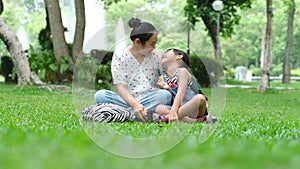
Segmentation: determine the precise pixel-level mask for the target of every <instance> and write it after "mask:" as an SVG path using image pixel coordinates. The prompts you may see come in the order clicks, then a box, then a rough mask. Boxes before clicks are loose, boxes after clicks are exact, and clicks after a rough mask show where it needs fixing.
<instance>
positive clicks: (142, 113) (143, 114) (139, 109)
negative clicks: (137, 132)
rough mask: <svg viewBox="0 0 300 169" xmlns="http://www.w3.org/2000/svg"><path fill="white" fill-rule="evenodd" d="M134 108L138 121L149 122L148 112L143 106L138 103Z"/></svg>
mask: <svg viewBox="0 0 300 169" xmlns="http://www.w3.org/2000/svg"><path fill="white" fill-rule="evenodd" d="M132 108H133V111H134V114H135V116H136V117H137V118H138V119H140V120H141V121H142V122H147V121H148V117H147V110H146V108H145V107H144V106H143V105H142V104H140V103H136V104H135V105H134V106H133V107H132Z"/></svg>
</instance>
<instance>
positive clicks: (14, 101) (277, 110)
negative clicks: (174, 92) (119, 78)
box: [0, 0, 300, 168]
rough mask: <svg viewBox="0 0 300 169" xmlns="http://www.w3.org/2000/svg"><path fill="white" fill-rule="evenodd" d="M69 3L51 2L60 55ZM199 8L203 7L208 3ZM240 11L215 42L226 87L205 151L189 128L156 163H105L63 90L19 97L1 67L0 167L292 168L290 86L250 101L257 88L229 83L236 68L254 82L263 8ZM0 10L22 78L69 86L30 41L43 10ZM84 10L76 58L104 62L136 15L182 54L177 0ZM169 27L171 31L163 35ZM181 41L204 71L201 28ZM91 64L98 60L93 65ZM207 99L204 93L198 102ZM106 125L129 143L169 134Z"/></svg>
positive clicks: (278, 36)
mask: <svg viewBox="0 0 300 169" xmlns="http://www.w3.org/2000/svg"><path fill="white" fill-rule="evenodd" d="M71 2H72V1H66V0H65V1H60V8H61V11H62V20H63V25H64V26H65V31H66V32H65V39H66V41H67V42H68V46H69V48H70V49H71V47H72V41H73V36H74V31H75V28H74V27H75V26H74V25H75V19H74V15H75V14H74V4H73V3H71ZM107 2H111V1H107ZM205 2H206V1H205ZM207 2H208V4H212V2H213V1H207ZM249 2H251V4H252V5H251V8H247V9H239V8H237V9H236V12H237V15H238V16H240V21H239V24H237V22H236V23H235V22H234V23H230V25H231V26H234V27H233V30H232V31H233V32H232V34H231V35H229V34H228V32H227V33H226V30H227V29H231V27H228V28H225V27H222V24H221V27H222V29H221V32H220V35H221V36H220V42H221V47H222V55H223V59H222V63H223V66H224V68H225V71H224V73H225V79H222V85H225V87H227V88H226V89H224V90H226V98H224V99H226V104H225V107H224V110H223V113H222V115H220V123H218V127H217V130H216V131H215V132H214V133H213V135H212V136H211V137H210V138H209V140H208V141H207V142H205V143H202V144H200V143H199V138H198V135H199V129H201V128H202V127H203V124H195V125H193V126H192V129H191V130H190V131H189V134H188V135H187V137H186V138H185V139H184V140H183V141H182V142H181V143H180V144H179V145H178V146H176V147H175V148H174V149H172V150H170V151H168V152H166V153H164V154H161V155H158V156H156V157H151V158H147V159H130V158H124V157H119V156H116V155H113V154H110V153H109V152H106V151H104V150H102V149H101V148H100V147H98V146H97V145H96V144H95V143H94V142H93V141H92V140H91V139H90V138H89V137H88V136H87V134H86V133H85V131H84V130H83V128H82V126H81V124H80V122H79V117H78V114H76V113H74V112H75V111H76V110H77V108H78V107H77V106H76V105H74V102H72V100H73V99H74V98H73V97H74V94H73V93H72V90H70V89H68V88H66V89H64V90H56V89H54V90H53V89H51V88H50V87H49V88H47V87H46V90H45V88H42V89H41V88H40V87H30V86H29V87H25V88H20V87H18V86H17V85H16V84H14V83H17V82H16V80H17V79H16V75H17V72H16V68H14V66H11V71H9V72H8V76H9V84H4V82H1V85H0V88H1V94H0V99H1V108H0V112H1V138H0V141H1V146H0V152H1V160H0V166H1V168H141V167H143V168H199V167H204V168H297V167H298V166H299V162H298V161H299V154H300V153H299V152H300V147H299V146H300V144H299V117H298V115H299V112H298V110H299V106H298V105H299V102H300V100H299V89H300V85H299V82H297V81H291V82H290V83H289V84H282V83H281V80H280V79H279V80H278V81H271V82H270V83H269V86H268V89H267V90H266V91H265V92H263V93H261V92H257V86H259V81H255V82H243V81H237V80H234V78H235V72H234V70H235V68H236V67H237V66H246V67H247V68H248V69H249V70H251V72H252V73H253V75H254V76H261V75H262V67H261V56H262V54H261V51H262V39H263V38H264V36H265V35H264V30H265V26H266V14H265V10H266V9H265V8H266V2H265V1H263V0H257V1H249ZM289 2H292V1H274V2H273V24H272V26H273V28H272V30H273V42H272V64H271V69H270V70H271V71H270V75H271V76H276V77H281V76H280V75H282V72H283V64H284V62H283V60H284V55H285V49H286V39H287V33H286V32H287V24H288V16H289V15H288V12H289V9H290V8H289V7H290V6H289V5H288V4H289ZM294 2H295V4H296V5H295V7H296V12H295V15H294V17H295V18H294V19H295V20H298V19H299V17H300V15H299V12H298V10H297V9H298V6H297V4H299V0H295V1H294ZM3 3H4V12H3V13H2V14H1V17H2V18H3V20H4V21H5V22H6V23H7V25H8V26H9V27H10V28H11V29H12V31H13V32H15V33H16V34H17V35H18V38H19V40H20V42H21V43H22V47H23V48H24V50H25V51H26V52H25V53H26V56H27V58H28V60H29V64H30V69H31V70H32V71H34V72H36V73H37V75H38V77H39V78H40V79H41V80H42V81H44V82H45V83H46V84H59V85H61V84H63V85H66V86H70V87H72V82H71V81H68V77H69V76H68V75H66V76H62V77H63V78H65V79H63V78H62V79H59V80H58V81H57V74H60V73H61V74H62V75H64V74H68V73H70V72H69V66H70V58H67V57H62V58H61V59H62V65H61V66H60V68H59V69H58V66H57V65H56V62H55V59H56V58H55V57H54V53H55V52H54V50H53V46H52V47H51V45H50V47H49V46H48V45H49V44H48V41H47V40H43V39H42V40H40V41H39V39H40V38H39V35H40V33H41V30H42V29H45V25H46V19H45V18H46V13H45V8H44V2H43V1H41V0H35V1H26V0H25V1H20V0H10V1H3ZM16 4H18V5H16ZM85 5H86V29H85V31H86V34H85V38H84V45H83V49H84V51H85V50H86V51H85V52H83V53H84V54H82V56H88V55H92V54H93V53H92V52H91V51H94V50H93V49H97V50H98V49H100V50H103V49H104V50H105V54H106V55H107V54H108V53H110V52H111V51H112V49H113V48H114V47H115V46H116V44H115V37H114V36H115V30H116V26H117V25H118V23H119V21H120V20H119V18H120V16H124V17H121V18H122V19H123V22H124V23H123V24H124V25H125V30H124V31H125V32H128V30H126V21H127V20H128V19H129V17H130V16H131V15H132V14H136V13H138V14H141V13H144V14H145V15H146V16H147V17H146V16H143V18H145V19H148V20H150V21H155V23H159V24H157V25H158V27H159V30H161V34H162V35H161V37H160V40H159V42H158V46H157V47H158V48H160V49H166V48H168V47H169V46H176V47H179V48H181V49H187V45H188V38H187V35H188V32H187V29H186V27H183V28H181V27H178V26H177V25H178V23H184V22H183V21H185V15H184V13H185V11H184V6H185V1H179V0H178V1H176V0H171V1H132V0H128V1H126V2H125V1H120V2H118V3H112V4H111V5H110V6H109V8H108V9H106V10H101V8H103V5H101V2H100V1H93V0H90V1H85ZM209 7H210V8H211V6H209ZM245 8H246V7H245ZM124 9H126V10H124ZM210 10H211V12H212V14H211V15H212V18H215V17H216V12H214V11H213V10H212V9H210ZM133 11H134V12H133ZM93 12H94V13H93ZM149 14H152V15H149ZM161 14H164V15H161ZM165 14H168V15H166V16H168V18H167V20H168V23H165V22H162V21H165V20H164V19H165V18H163V17H166V16H165ZM151 16H154V17H153V18H151ZM158 16H161V17H158ZM226 16H227V15H226V13H221V16H220V17H221V18H222V17H226ZM179 21H180V22H179ZM170 23H171V25H170ZM172 23H175V24H174V25H173V26H172ZM103 25H105V26H103ZM180 25H181V24H180ZM182 25H184V24H182ZM104 27H105V28H106V30H114V31H106V32H105V33H104V34H105V35H106V40H107V41H99V42H103V43H98V41H96V42H95V43H89V42H92V41H91V40H93V37H95V34H96V33H97V32H98V31H99V30H100V33H103V32H102V31H104V30H105V29H103V28H104ZM298 28H299V23H298V22H294V32H293V36H292V38H293V43H292V46H291V52H290V62H289V63H290V66H291V76H299V75H300V72H299V67H300V65H299V63H300V61H299V60H300V57H299V54H300V50H299V49H300V48H299V46H300V43H299V42H300V41H299V37H300V32H299V29H298ZM164 31H165V32H164ZM126 34H128V33H126ZM189 34H190V38H191V39H190V41H189V43H190V44H189V45H190V46H189V49H190V52H191V55H195V56H200V57H201V58H209V61H210V62H214V61H213V60H214V57H215V56H214V47H213V43H212V40H211V37H210V35H209V34H208V33H207V31H206V30H205V25H204V24H203V23H202V22H201V21H199V22H196V24H195V26H194V29H192V30H190V32H189ZM50 39H51V38H50ZM50 39H48V40H50ZM96 39H97V37H96ZM50 42H51V40H50ZM90 44H93V45H90ZM48 47H49V48H48ZM0 49H1V50H0V51H1V65H2V63H4V62H3V60H2V59H3V58H8V59H9V58H11V56H10V52H9V51H8V50H7V47H6V46H5V44H4V43H3V44H1V45H0ZM108 51H109V52H108ZM100 53H101V52H100ZM100 55H101V54H100ZM4 56H7V57H4ZM83 58H84V57H83ZM97 58H99V57H97V56H96V59H97ZM102 58H103V57H102ZM104 58H105V57H104ZM196 58H197V57H196ZM104 60H105V59H104ZM88 61H90V60H88ZM214 65H215V63H214ZM108 67H109V61H107V62H105V64H104V63H103V62H102V65H100V66H99V67H97V69H98V70H97V74H98V78H99V79H97V80H96V81H95V83H96V84H94V85H95V86H96V88H108V87H109V84H110V80H111V77H110V75H109V68H108ZM1 70H2V72H1V73H3V70H4V71H6V70H8V69H3V66H1ZM89 78H92V77H89ZM2 81H3V77H2ZM208 83H211V81H209V82H208ZM204 85H205V84H204ZM206 85H207V84H206ZM209 85H210V84H208V86H209ZM223 87H224V86H223ZM241 87H242V88H241ZM212 90H213V89H212V88H204V91H205V92H206V93H207V94H208V96H210V95H211V91H212ZM112 126H113V127H116V128H118V129H119V130H120V131H123V132H125V133H127V134H128V135H132V136H133V137H138V136H139V134H141V135H148V136H151V135H153V134H154V133H161V132H167V131H166V129H167V128H168V127H169V126H168V125H167V126H165V128H161V127H158V126H157V125H151V124H131V123H130V124H112ZM128 128H131V130H130V131H131V132H128V131H127V130H126V129H128ZM137 133H138V134H137Z"/></svg>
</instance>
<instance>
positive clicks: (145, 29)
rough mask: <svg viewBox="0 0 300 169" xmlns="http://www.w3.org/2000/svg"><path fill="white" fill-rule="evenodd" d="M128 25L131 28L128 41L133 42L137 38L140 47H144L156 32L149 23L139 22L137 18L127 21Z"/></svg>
mask: <svg viewBox="0 0 300 169" xmlns="http://www.w3.org/2000/svg"><path fill="white" fill-rule="evenodd" d="M128 25H129V27H130V28H133V29H132V31H131V33H130V39H131V40H132V41H134V40H135V39H136V38H139V39H140V41H141V43H142V45H145V43H146V41H148V40H149V39H150V38H151V37H152V36H153V34H155V33H157V32H158V31H157V30H156V28H155V27H154V26H153V25H152V24H151V23H148V22H141V20H140V19H138V18H133V17H132V18H131V19H130V20H129V21H128Z"/></svg>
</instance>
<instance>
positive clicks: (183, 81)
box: [169, 68, 191, 121]
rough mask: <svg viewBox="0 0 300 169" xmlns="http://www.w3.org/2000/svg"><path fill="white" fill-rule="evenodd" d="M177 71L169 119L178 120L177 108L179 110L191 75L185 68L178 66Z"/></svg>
mask: <svg viewBox="0 0 300 169" xmlns="http://www.w3.org/2000/svg"><path fill="white" fill-rule="evenodd" d="M178 71H179V72H178V90H177V93H176V96H175V98H174V102H173V106H172V108H171V113H170V116H169V120H170V121H177V120H178V110H179V108H180V106H181V103H182V100H183V98H184V96H185V92H186V88H187V84H188V81H189V80H190V78H191V75H190V73H189V72H188V70H187V69H185V68H179V69H178Z"/></svg>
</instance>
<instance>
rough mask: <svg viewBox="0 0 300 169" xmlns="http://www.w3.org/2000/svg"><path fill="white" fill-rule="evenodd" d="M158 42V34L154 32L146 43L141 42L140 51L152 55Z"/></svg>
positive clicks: (142, 53)
mask: <svg viewBox="0 0 300 169" xmlns="http://www.w3.org/2000/svg"><path fill="white" fill-rule="evenodd" d="M156 42H157V34H156V33H154V34H153V35H152V36H151V38H150V39H149V40H148V41H146V43H145V45H142V44H141V46H140V50H139V51H140V52H139V53H140V54H141V55H145V56H149V55H151V53H152V51H153V50H154V49H155V45H156Z"/></svg>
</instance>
